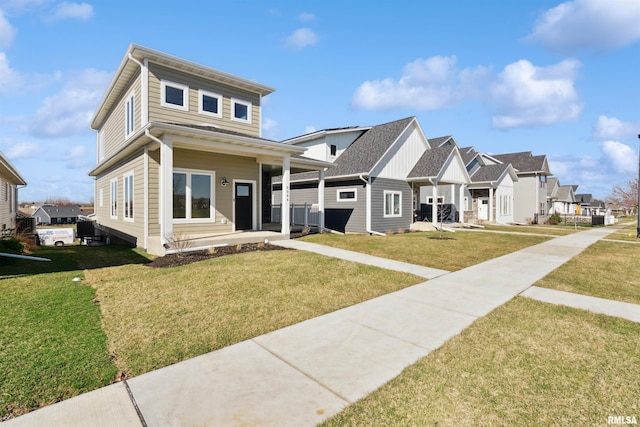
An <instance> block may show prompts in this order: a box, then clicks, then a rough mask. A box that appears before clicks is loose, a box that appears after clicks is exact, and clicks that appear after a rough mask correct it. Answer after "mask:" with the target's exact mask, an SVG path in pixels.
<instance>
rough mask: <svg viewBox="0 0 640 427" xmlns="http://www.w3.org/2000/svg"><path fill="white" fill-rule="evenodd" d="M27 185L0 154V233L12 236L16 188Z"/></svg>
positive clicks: (16, 204) (14, 226) (16, 209)
mask: <svg viewBox="0 0 640 427" xmlns="http://www.w3.org/2000/svg"><path fill="white" fill-rule="evenodd" d="M20 185H27V182H26V181H25V180H24V178H22V177H21V176H20V174H19V173H18V170H17V169H16V168H15V167H14V166H13V165H12V164H11V162H9V160H8V159H7V158H6V157H5V156H4V154H2V153H1V152H0V233H1V234H2V236H5V235H13V234H14V233H15V229H16V216H17V214H18V186H20Z"/></svg>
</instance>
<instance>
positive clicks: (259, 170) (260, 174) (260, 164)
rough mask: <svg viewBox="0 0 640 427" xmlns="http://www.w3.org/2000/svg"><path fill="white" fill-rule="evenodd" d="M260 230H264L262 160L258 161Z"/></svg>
mask: <svg viewBox="0 0 640 427" xmlns="http://www.w3.org/2000/svg"><path fill="white" fill-rule="evenodd" d="M257 191H258V198H257V199H258V224H257V226H258V230H262V221H263V218H262V191H263V189H262V162H259V163H258V188H257Z"/></svg>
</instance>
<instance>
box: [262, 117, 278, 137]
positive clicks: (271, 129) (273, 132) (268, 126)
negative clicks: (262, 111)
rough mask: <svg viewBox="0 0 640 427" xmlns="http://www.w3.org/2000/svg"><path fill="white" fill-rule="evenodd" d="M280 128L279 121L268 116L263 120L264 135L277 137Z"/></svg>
mask: <svg viewBox="0 0 640 427" xmlns="http://www.w3.org/2000/svg"><path fill="white" fill-rule="evenodd" d="M279 130H280V125H279V124H278V122H277V121H275V120H273V119H270V118H268V117H266V118H264V119H263V120H262V131H263V132H264V135H263V136H264V137H265V138H269V139H276V138H277V135H278V131H279Z"/></svg>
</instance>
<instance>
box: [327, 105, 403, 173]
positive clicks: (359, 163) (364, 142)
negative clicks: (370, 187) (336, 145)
mask: <svg viewBox="0 0 640 427" xmlns="http://www.w3.org/2000/svg"><path fill="white" fill-rule="evenodd" d="M414 120H415V117H413V116H412V117H407V118H404V119H400V120H396V121H393V122H389V123H384V124H381V125H377V126H373V127H372V128H371V129H369V130H368V131H366V132H365V133H364V134H362V135H361V136H360V137H359V138H357V139H356V140H355V141H354V142H353V143H352V144H351V145H350V146H349V147H348V148H347V149H346V150H344V152H343V153H342V154H341V155H340V157H338V158H337V159H336V161H335V163H334V164H335V167H333V168H331V169H329V170H328V171H327V174H326V176H327V177H336V176H353V175H367V174H369V173H370V172H371V170H372V169H373V168H374V166H376V164H378V162H379V161H380V159H381V158H382V156H384V154H385V153H386V152H387V151H388V150H389V148H390V147H391V146H392V145H393V143H394V142H396V141H397V140H398V138H399V137H400V135H401V134H402V133H403V132H404V131H405V129H406V128H407V127H408V126H409V124H410V123H411V122H413V121H414Z"/></svg>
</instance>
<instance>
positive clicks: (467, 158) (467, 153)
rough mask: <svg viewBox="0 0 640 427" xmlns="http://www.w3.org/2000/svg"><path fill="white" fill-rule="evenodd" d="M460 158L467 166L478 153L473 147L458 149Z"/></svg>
mask: <svg viewBox="0 0 640 427" xmlns="http://www.w3.org/2000/svg"><path fill="white" fill-rule="evenodd" d="M459 151H460V156H461V157H462V162H463V163H464V165H465V166H467V165H469V163H471V161H472V160H473V159H475V157H476V156H477V155H478V152H477V151H476V149H475V148H473V147H463V148H460V150H459Z"/></svg>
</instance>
